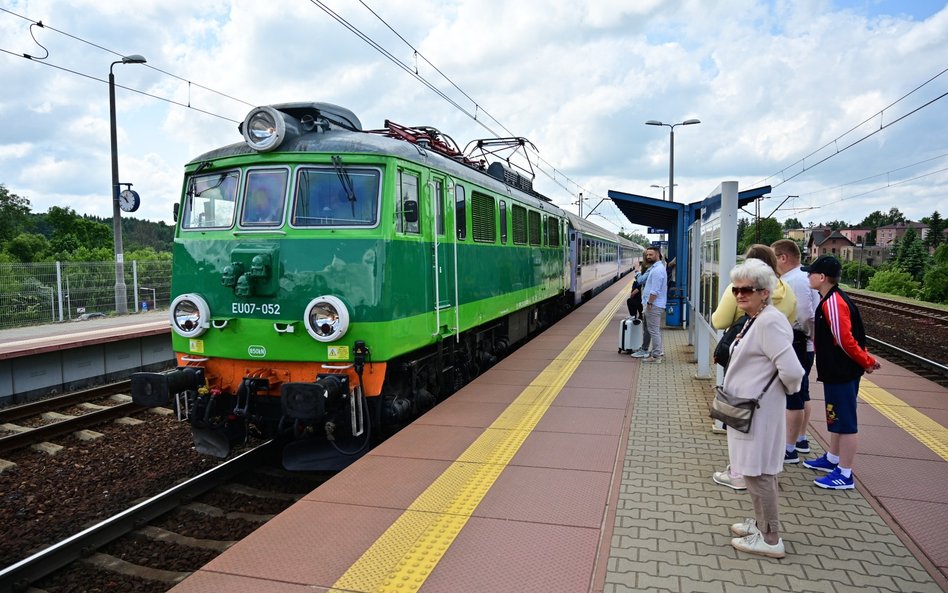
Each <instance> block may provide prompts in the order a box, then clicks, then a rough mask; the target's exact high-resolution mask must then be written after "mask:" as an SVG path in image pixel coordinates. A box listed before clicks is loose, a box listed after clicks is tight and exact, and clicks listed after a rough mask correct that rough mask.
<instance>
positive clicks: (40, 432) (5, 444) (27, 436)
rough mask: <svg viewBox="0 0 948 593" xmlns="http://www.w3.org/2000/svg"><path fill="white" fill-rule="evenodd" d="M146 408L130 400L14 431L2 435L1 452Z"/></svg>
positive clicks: (0, 438)
mask: <svg viewBox="0 0 948 593" xmlns="http://www.w3.org/2000/svg"><path fill="white" fill-rule="evenodd" d="M144 409H145V406H140V405H138V404H136V403H134V402H128V403H124V404H118V405H115V406H111V407H109V408H106V409H104V410H94V411H92V412H89V413H88V414H83V415H81V416H75V417H73V418H68V419H65V420H59V421H57V422H53V423H51V424H46V425H44V426H37V427H35V428H30V429H29V430H25V431H23V432H17V433H13V434H11V435H8V436H5V437H0V453H2V452H6V451H12V450H14V449H20V448H22V447H25V446H27V445H32V444H34V443H41V442H43V441H45V440H47V439H53V438H56V437H58V436H62V435H64V434H69V433H71V432H75V431H77V430H82V429H83V428H89V427H90V426H95V425H97V424H102V423H103V422H108V421H109V420H113V419H115V418H121V417H123V416H128V415H129V414H133V413H135V412H140V411H141V410H144Z"/></svg>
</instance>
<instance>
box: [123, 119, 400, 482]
mask: <svg viewBox="0 0 948 593" xmlns="http://www.w3.org/2000/svg"><path fill="white" fill-rule="evenodd" d="M323 111H325V112H327V115H326V117H324V118H322V119H320V114H321V113H322V112H323ZM355 125H358V120H357V119H355V116H354V115H351V113H347V112H345V110H342V109H341V108H335V109H326V108H325V107H324V108H323V109H319V108H311V109H310V112H309V113H308V114H304V115H303V116H300V115H299V114H296V115H294V116H293V117H288V116H287V114H286V113H285V112H283V111H278V110H276V109H274V108H272V107H265V108H257V109H255V110H254V111H252V112H251V113H250V114H249V115H248V117H247V119H246V120H245V121H244V123H243V124H242V126H241V129H242V131H243V134H244V137H245V140H246V144H245V145H243V146H241V145H233V146H230V147H225V148H223V149H220V150H217V151H214V152H212V153H208V155H204V156H203V157H201V158H199V159H198V160H197V161H195V163H192V164H191V165H190V166H189V168H188V169H189V170H188V173H187V175H186V179H185V188H184V197H183V200H182V202H181V204H180V208H178V209H176V214H177V215H178V216H177V218H178V220H177V222H178V228H177V232H176V238H175V246H174V272H173V278H172V291H173V292H174V293H175V294H176V295H177V296H176V297H175V298H174V300H173V302H172V303H171V312H170V318H171V326H172V340H173V347H174V350H175V352H176V355H177V359H178V368H176V369H174V370H171V371H167V372H164V373H137V374H136V375H135V376H133V379H132V395H133V398H134V399H135V401H136V402H138V403H140V404H143V405H149V406H154V405H168V404H173V405H174V407H175V409H176V410H177V412H178V415H179V418H181V419H183V420H187V421H188V422H189V423H190V424H191V427H192V433H193V435H194V442H195V447H196V448H197V450H198V452H200V453H203V454H210V455H215V456H219V457H224V456H227V455H228V454H229V453H230V451H231V450H232V448H233V447H234V446H236V445H239V444H242V443H244V442H246V441H247V440H248V439H250V438H252V437H259V438H280V439H285V440H286V441H287V447H286V449H285V451H286V455H285V461H284V465H286V466H287V467H288V468H290V469H338V468H340V467H343V466H345V465H346V464H348V463H349V462H351V461H352V459H353V458H355V457H356V456H357V455H359V454H361V453H362V452H364V451H365V450H366V449H367V446H368V444H369V441H370V439H371V432H372V430H371V424H372V423H373V422H376V423H377V420H378V414H379V412H378V410H377V409H373V406H372V405H370V403H369V401H368V399H369V398H368V397H367V396H369V395H371V396H373V397H374V396H378V395H379V394H380V393H381V389H382V383H383V381H384V376H385V364H384V363H373V362H372V361H371V354H372V353H371V351H370V349H369V347H370V345H371V346H372V347H374V346H375V345H376V344H377V345H378V346H379V349H380V350H384V349H385V348H386V344H385V343H384V342H380V341H379V340H378V338H377V335H378V327H379V326H380V323H379V322H380V319H381V318H380V314H379V305H380V294H381V290H380V282H381V278H380V270H379V263H380V262H383V261H384V260H385V241H384V240H383V238H382V237H381V236H380V232H379V224H378V222H379V211H380V204H381V194H382V167H381V166H380V165H379V164H378V159H377V158H376V159H374V161H375V162H371V163H370V162H368V161H372V160H373V159H371V158H369V159H365V158H360V157H357V156H351V155H344V154H343V155H340V154H333V155H326V154H320V153H317V152H315V151H314V152H301V151H299V150H295V151H294V152H292V153H289V154H287V153H277V152H274V151H276V150H277V149H280V147H281V146H282V145H285V143H287V142H291V141H292V142H295V144H294V146H296V147H297V148H298V147H299V146H300V143H301V142H303V141H304V140H305V137H306V136H305V135H306V133H307V132H308V131H309V132H313V133H320V134H322V135H323V136H331V135H332V134H331V132H332V131H334V130H337V129H338V128H340V127H341V128H343V131H342V132H337V133H345V132H344V130H345V128H346V127H349V126H355ZM306 128H309V130H307V129H306ZM311 143H313V142H312V141H311ZM375 399H377V398H375ZM374 407H375V408H377V405H376V406H374Z"/></svg>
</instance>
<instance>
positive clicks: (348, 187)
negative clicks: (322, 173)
mask: <svg viewBox="0 0 948 593" xmlns="http://www.w3.org/2000/svg"><path fill="white" fill-rule="evenodd" d="M332 166H333V168H334V169H335V170H336V176H338V177H339V183H341V184H342V189H343V190H345V192H346V198H348V200H349V203H350V204H351V205H352V217H353V218H355V208H356V207H355V202H356V194H355V188H354V187H353V186H352V179H350V178H349V172H348V171H346V168H345V167H343V166H342V159H341V158H339V155H336V154H334V155H333V156H332Z"/></svg>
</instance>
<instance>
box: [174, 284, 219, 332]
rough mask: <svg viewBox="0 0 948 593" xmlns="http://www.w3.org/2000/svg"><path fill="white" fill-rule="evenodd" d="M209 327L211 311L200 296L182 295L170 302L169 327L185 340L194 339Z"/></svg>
mask: <svg viewBox="0 0 948 593" xmlns="http://www.w3.org/2000/svg"><path fill="white" fill-rule="evenodd" d="M210 326H211V309H210V307H208V306H207V301H205V300H204V299H203V298H202V297H201V296H199V295H196V294H193V293H188V294H182V295H181V296H179V297H178V298H176V299H175V300H173V301H172V302H171V327H172V328H174V331H175V333H177V334H178V335H179V336H183V337H185V338H196V337H198V336H200V335H201V334H203V333H204V332H206V331H207V328H209V327H210Z"/></svg>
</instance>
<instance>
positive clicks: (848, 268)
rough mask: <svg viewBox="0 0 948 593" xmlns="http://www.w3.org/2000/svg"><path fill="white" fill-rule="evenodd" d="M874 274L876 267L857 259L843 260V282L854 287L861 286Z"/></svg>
mask: <svg viewBox="0 0 948 593" xmlns="http://www.w3.org/2000/svg"><path fill="white" fill-rule="evenodd" d="M875 274H876V269H875V268H873V267H872V266H870V265H869V264H865V263H864V264H860V263H859V262H858V261H848V262H843V278H842V279H843V282H846V283H847V284H849V285H851V286H855V287H856V288H863V287H864V286H866V284H868V283H869V280H871V279H872V277H873V276H874V275H875Z"/></svg>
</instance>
